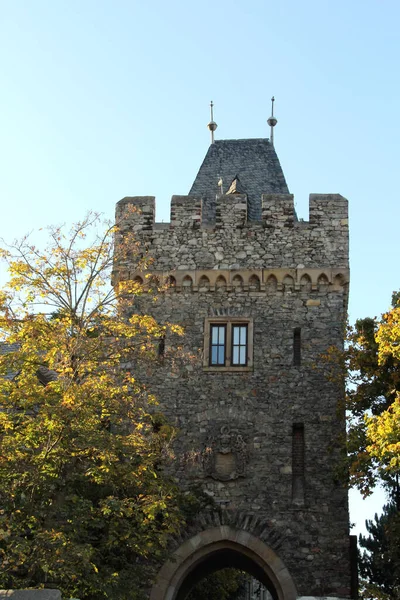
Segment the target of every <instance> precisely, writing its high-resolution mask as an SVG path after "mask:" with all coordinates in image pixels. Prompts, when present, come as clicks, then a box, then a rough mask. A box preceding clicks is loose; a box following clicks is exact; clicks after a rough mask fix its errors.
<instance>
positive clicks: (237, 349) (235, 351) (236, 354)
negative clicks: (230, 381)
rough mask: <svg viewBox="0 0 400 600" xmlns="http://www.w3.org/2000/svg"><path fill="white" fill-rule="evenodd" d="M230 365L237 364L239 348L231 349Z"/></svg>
mask: <svg viewBox="0 0 400 600" xmlns="http://www.w3.org/2000/svg"><path fill="white" fill-rule="evenodd" d="M232 364H234V365H238V364H239V346H234V347H233V356H232Z"/></svg>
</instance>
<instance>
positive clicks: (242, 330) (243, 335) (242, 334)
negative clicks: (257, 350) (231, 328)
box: [240, 326, 247, 344]
mask: <svg viewBox="0 0 400 600" xmlns="http://www.w3.org/2000/svg"><path fill="white" fill-rule="evenodd" d="M246 338H247V327H245V326H242V327H241V328H240V343H241V344H246V343H247V339H246Z"/></svg>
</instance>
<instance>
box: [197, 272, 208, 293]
mask: <svg viewBox="0 0 400 600" xmlns="http://www.w3.org/2000/svg"><path fill="white" fill-rule="evenodd" d="M209 289H210V280H209V279H208V277H207V275H202V276H201V277H200V279H199V292H206V291H208V290H209Z"/></svg>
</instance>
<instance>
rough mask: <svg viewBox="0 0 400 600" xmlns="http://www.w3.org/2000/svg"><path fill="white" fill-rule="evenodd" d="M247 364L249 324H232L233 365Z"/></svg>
mask: <svg viewBox="0 0 400 600" xmlns="http://www.w3.org/2000/svg"><path fill="white" fill-rule="evenodd" d="M246 364H247V325H232V365H235V366H239V365H240V366H246Z"/></svg>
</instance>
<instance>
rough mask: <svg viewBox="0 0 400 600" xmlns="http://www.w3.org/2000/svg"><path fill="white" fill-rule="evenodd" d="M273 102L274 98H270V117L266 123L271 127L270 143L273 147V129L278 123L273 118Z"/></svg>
mask: <svg viewBox="0 0 400 600" xmlns="http://www.w3.org/2000/svg"><path fill="white" fill-rule="evenodd" d="M274 102H275V96H272V98H271V104H272V109H271V116H270V118H269V119H268V121H267V123H268V125H269V126H270V127H271V137H270V141H271V145H272V146H273V145H274V127H275V125H276V124H277V122H278V119H275V117H274Z"/></svg>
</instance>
